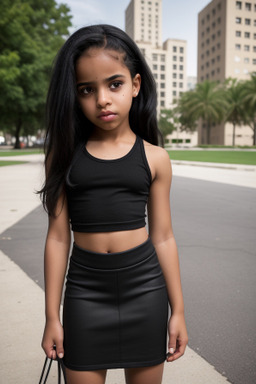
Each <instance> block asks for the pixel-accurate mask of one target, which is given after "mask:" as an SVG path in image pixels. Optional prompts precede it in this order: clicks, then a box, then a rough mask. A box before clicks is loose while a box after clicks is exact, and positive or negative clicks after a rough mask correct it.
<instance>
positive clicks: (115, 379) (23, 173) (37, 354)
mask: <svg viewBox="0 0 256 384" xmlns="http://www.w3.org/2000/svg"><path fill="white" fill-rule="evenodd" d="M15 159H17V157H16V158H15ZM22 159H24V158H22ZM29 160H30V161H31V162H30V163H28V164H24V165H13V166H9V167H1V168H0V179H1V189H0V211H1V222H0V233H1V234H2V233H3V232H4V231H5V230H6V229H7V228H9V227H11V226H12V225H14V224H15V223H17V222H18V221H19V220H20V219H22V218H23V217H24V216H25V215H27V214H28V213H30V212H32V211H33V210H34V209H35V208H36V207H38V206H39V205H40V201H39V198H38V196H36V195H35V194H34V193H33V192H34V190H35V189H36V188H39V186H40V185H41V181H42V174H43V172H42V156H38V155H30V156H29ZM183 167H184V166H181V165H176V164H175V163H174V164H173V171H174V175H179V173H182V172H184V170H182V168H183ZM199 168H203V167H193V173H194V175H193V176H194V177H197V178H203V177H208V178H209V177H211V178H212V181H219V182H222V181H221V180H223V177H224V176H223V174H222V172H217V173H216V172H213V173H212V176H209V175H210V174H211V170H212V169H211V170H209V169H208V171H207V172H205V168H203V169H201V173H200V170H199ZM237 172H239V171H238V170H237V169H236V170H226V178H227V180H229V182H230V183H232V180H233V183H234V184H236V183H237V179H238V177H237ZM245 172H246V177H243V181H242V182H243V183H245V184H246V183H248V184H249V185H247V186H251V187H252V188H256V172H255V170H250V171H242V174H243V175H244V173H245ZM204 174H205V175H204ZM183 176H184V174H183ZM232 176H233V177H232ZM186 177H192V167H191V166H190V168H189V169H188V174H187V176H186ZM4 241H8V239H4ZM21 253H22V252H21ZM10 257H11V255H6V254H4V253H3V252H0V276H1V278H0V298H1V309H2V310H1V312H0V330H1V347H0V370H1V377H0V382H1V383H2V382H3V383H4V384H6V383H7V384H12V383H13V384H14V383H15V384H16V383H17V382H19V383H24V384H30V383H31V384H35V383H36V382H37V378H38V375H39V372H40V370H41V367H42V362H43V358H44V356H43V352H42V350H41V348H40V341H41V336H42V331H43V323H44V294H43V290H42V289H41V288H40V287H39V286H38V284H37V283H36V282H35V281H33V280H32V279H31V278H29V277H28V276H27V275H26V274H25V273H24V272H23V271H22V269H21V268H19V267H18V266H17V264H15V263H14V262H13V261H11V259H10ZM171 382H172V383H177V384H206V383H207V384H211V383H212V384H221V383H226V382H227V380H226V379H225V377H223V376H222V375H220V374H219V373H218V372H217V371H216V370H215V369H214V367H212V366H211V365H210V364H208V363H207V362H206V361H205V360H204V359H203V358H201V357H200V356H199V355H197V354H196V353H195V352H194V351H193V350H191V349H190V348H187V352H186V354H185V356H184V357H183V358H182V359H180V360H178V361H177V362H175V363H174V364H166V368H165V374H164V380H163V384H167V383H168V384H169V383H171ZM107 383H108V384H110V383H111V384H115V383H116V384H117V383H118V384H121V383H124V379H123V373H122V371H120V370H116V371H110V372H109V375H108V380H107Z"/></svg>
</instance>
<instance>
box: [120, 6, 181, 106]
mask: <svg viewBox="0 0 256 384" xmlns="http://www.w3.org/2000/svg"><path fill="white" fill-rule="evenodd" d="M125 31H126V33H127V34H128V35H129V36H130V37H131V38H132V39H133V40H134V41H135V42H136V43H137V45H138V46H139V47H140V49H141V51H142V53H143V55H144V57H145V58H146V60H147V63H148V64H149V66H150V68H151V70H152V72H153V74H154V77H155V80H156V84H157V95H158V108H157V109H158V113H159V112H160V110H161V109H169V108H171V107H172V104H173V100H175V99H176V98H178V97H179V95H180V94H181V93H182V92H184V91H186V90H187V74H186V66H187V42H186V41H184V40H177V39H167V40H166V41H165V42H164V43H162V0H151V1H149V0H131V1H130V3H129V5H128V7H127V9H126V11H125Z"/></svg>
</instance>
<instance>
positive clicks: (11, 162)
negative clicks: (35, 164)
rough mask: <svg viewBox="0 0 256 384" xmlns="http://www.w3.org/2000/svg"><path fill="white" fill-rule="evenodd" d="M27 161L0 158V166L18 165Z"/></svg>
mask: <svg viewBox="0 0 256 384" xmlns="http://www.w3.org/2000/svg"><path fill="white" fill-rule="evenodd" d="M26 163H27V161H8V160H6V161H5V160H2V161H1V160H0V167H6V166H7V165H17V164H26Z"/></svg>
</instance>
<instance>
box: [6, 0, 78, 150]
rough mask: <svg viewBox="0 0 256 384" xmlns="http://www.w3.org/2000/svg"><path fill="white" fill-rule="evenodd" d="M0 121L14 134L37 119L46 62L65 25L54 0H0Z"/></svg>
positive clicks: (66, 18) (63, 11) (64, 13)
mask: <svg viewBox="0 0 256 384" xmlns="http://www.w3.org/2000/svg"><path fill="white" fill-rule="evenodd" d="M0 14H1V19H0V108H1V114H0V124H1V128H2V129H5V130H6V129H7V130H8V132H10V133H12V134H13V133H15V136H16V140H17V142H16V144H17V145H16V146H17V147H18V146H19V139H18V138H19V135H20V134H21V132H23V133H24V134H28V133H32V132H33V131H34V130H35V129H37V128H39V127H41V126H42V125H43V116H44V106H45V99H46V93H47V88H48V82H49V76H50V72H51V67H52V62H53V59H54V57H55V55H56V53H57V50H58V49H59V48H60V47H61V45H62V44H63V42H64V38H65V35H67V34H68V27H69V26H70V25H71V22H70V19H71V16H70V15H69V8H68V7H67V6H66V5H63V4H61V5H57V3H56V1H55V0H1V3H0Z"/></svg>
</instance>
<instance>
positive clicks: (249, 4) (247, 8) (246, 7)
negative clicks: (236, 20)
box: [245, 3, 252, 11]
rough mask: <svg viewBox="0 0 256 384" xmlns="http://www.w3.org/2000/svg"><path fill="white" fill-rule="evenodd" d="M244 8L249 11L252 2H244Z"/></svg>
mask: <svg viewBox="0 0 256 384" xmlns="http://www.w3.org/2000/svg"><path fill="white" fill-rule="evenodd" d="M245 9H246V11H251V9H252V4H251V3H245Z"/></svg>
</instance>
